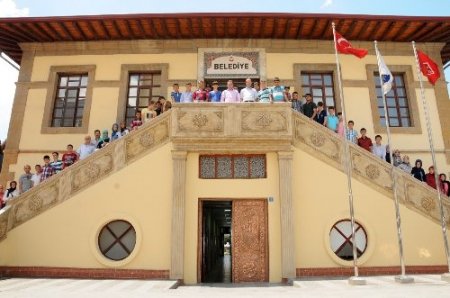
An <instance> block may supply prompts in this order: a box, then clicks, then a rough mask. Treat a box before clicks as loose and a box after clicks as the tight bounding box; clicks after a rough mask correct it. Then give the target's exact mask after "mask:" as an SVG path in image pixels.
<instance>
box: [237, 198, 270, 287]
mask: <svg viewBox="0 0 450 298" xmlns="http://www.w3.org/2000/svg"><path fill="white" fill-rule="evenodd" d="M232 214H233V216H232V232H231V233H232V236H231V239H232V245H231V248H232V257H233V259H232V260H233V263H232V264H233V274H232V277H233V282H264V281H268V280H269V254H268V233H267V232H268V231H267V201H266V200H233V210H232Z"/></svg>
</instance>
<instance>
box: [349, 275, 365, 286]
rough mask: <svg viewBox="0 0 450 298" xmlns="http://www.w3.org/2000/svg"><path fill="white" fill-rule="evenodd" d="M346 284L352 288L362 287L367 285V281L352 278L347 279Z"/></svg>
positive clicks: (355, 277) (360, 278)
mask: <svg viewBox="0 0 450 298" xmlns="http://www.w3.org/2000/svg"><path fill="white" fill-rule="evenodd" d="M348 284H349V285H352V286H364V285H366V284H367V281H366V280H365V279H364V278H362V277H360V276H352V277H350V278H349V279H348Z"/></svg>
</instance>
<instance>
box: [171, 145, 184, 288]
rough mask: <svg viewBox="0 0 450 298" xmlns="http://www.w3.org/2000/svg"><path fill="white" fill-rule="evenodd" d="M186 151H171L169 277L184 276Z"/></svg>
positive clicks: (181, 277)
mask: <svg viewBox="0 0 450 298" xmlns="http://www.w3.org/2000/svg"><path fill="white" fill-rule="evenodd" d="M186 156H187V152H186V151H172V163H173V181H172V236H171V243H170V245H171V253H170V254H171V260H170V279H177V280H183V276H184V215H185V197H186Z"/></svg>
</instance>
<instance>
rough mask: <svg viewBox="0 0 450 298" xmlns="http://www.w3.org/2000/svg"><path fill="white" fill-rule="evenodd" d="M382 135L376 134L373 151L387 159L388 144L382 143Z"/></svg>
mask: <svg viewBox="0 0 450 298" xmlns="http://www.w3.org/2000/svg"><path fill="white" fill-rule="evenodd" d="M381 140H382V138H381V136H380V135H376V136H375V144H374V145H373V146H372V153H373V154H375V155H376V156H378V157H379V158H381V159H382V160H385V158H386V146H385V145H383V144H381Z"/></svg>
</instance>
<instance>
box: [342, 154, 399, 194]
mask: <svg viewBox="0 0 450 298" xmlns="http://www.w3.org/2000/svg"><path fill="white" fill-rule="evenodd" d="M358 151H359V150H355V149H354V148H350V153H351V159H352V163H353V172H354V173H356V174H359V175H361V176H363V177H364V178H366V179H368V180H370V181H372V183H375V184H376V185H377V186H379V187H382V188H384V189H386V190H389V191H391V190H392V179H391V173H390V169H389V167H388V166H389V165H388V164H386V165H384V163H385V162H383V161H382V160H381V159H379V160H376V159H372V158H367V156H366V155H363V154H361V152H358Z"/></svg>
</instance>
